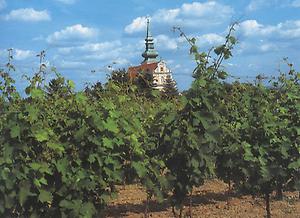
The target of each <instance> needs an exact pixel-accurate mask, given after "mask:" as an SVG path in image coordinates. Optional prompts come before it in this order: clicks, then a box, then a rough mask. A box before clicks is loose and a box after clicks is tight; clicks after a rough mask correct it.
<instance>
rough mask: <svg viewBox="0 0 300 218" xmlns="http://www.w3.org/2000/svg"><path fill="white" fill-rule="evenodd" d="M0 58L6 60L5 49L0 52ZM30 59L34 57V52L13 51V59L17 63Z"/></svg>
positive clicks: (6, 53)
mask: <svg viewBox="0 0 300 218" xmlns="http://www.w3.org/2000/svg"><path fill="white" fill-rule="evenodd" d="M0 57H2V58H5V59H7V58H8V51H7V49H1V50H0ZM31 57H35V52H34V51H31V50H22V49H17V48H16V49H13V59H14V60H17V61H21V60H25V59H28V58H31Z"/></svg>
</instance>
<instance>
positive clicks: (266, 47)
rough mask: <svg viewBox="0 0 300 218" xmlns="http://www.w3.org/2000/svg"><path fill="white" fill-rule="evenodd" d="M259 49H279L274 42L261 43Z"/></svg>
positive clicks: (267, 50)
mask: <svg viewBox="0 0 300 218" xmlns="http://www.w3.org/2000/svg"><path fill="white" fill-rule="evenodd" d="M259 49H260V51H262V52H269V51H274V50H277V46H276V45H275V44H273V43H266V44H263V45H261V46H260V48H259Z"/></svg>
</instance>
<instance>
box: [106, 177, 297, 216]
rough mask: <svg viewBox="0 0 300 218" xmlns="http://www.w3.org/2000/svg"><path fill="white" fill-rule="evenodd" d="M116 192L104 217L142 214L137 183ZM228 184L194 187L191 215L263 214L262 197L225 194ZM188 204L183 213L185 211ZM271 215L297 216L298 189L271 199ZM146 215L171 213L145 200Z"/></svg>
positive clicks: (142, 195)
mask: <svg viewBox="0 0 300 218" xmlns="http://www.w3.org/2000/svg"><path fill="white" fill-rule="evenodd" d="M118 190H119V196H118V199H116V200H114V201H113V202H112V203H111V204H110V205H109V206H108V208H107V210H106V212H105V214H106V217H128V218H129V217H132V218H140V217H144V211H145V201H146V193H145V191H144V190H143V188H142V187H141V186H139V185H127V186H120V187H118ZM227 190H228V186H227V185H226V184H225V183H223V182H221V181H219V180H209V181H206V182H205V184H204V185H203V186H202V187H200V188H197V189H195V190H194V193H193V197H192V217H193V218H195V217H196V218H198V217H201V218H202V217H203V218H216V217H230V218H231V217H242V218H248V217H251V218H252V217H253V218H254V217H265V203H264V200H263V199H262V198H252V196H238V195H235V194H228V192H227ZM188 205H189V204H186V205H185V210H184V214H189V206H188ZM271 214H272V217H284V218H300V200H299V199H298V193H296V192H294V193H290V192H288V193H284V200H283V201H277V200H275V199H274V198H272V200H271ZM149 217H174V215H173V213H172V208H171V206H170V204H169V203H167V202H165V203H162V204H159V203H157V202H155V201H150V203H149Z"/></svg>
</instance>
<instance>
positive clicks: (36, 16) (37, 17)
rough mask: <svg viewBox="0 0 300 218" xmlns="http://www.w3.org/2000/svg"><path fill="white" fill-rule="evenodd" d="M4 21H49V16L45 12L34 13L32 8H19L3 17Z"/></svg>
mask: <svg viewBox="0 0 300 218" xmlns="http://www.w3.org/2000/svg"><path fill="white" fill-rule="evenodd" d="M4 19H5V20H19V21H28V22H38V21H49V20H51V17H50V14H49V13H48V11H47V10H43V11H36V10H35V9H33V8H20V9H16V10H12V11H11V12H10V13H9V14H7V15H5V16H4Z"/></svg>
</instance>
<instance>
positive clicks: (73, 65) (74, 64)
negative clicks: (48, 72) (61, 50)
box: [58, 60, 87, 69]
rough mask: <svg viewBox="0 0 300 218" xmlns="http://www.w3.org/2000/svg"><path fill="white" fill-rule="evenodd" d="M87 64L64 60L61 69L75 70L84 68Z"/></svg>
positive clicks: (60, 64) (60, 65)
mask: <svg viewBox="0 0 300 218" xmlns="http://www.w3.org/2000/svg"><path fill="white" fill-rule="evenodd" d="M86 65H87V64H86V63H84V62H81V61H66V60H62V61H61V62H60V63H59V66H58V67H60V68H64V69H74V68H84V67H85V66H86Z"/></svg>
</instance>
